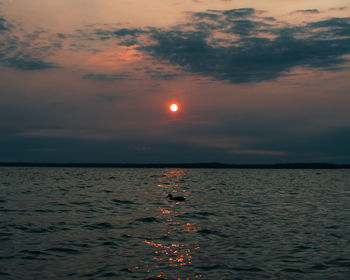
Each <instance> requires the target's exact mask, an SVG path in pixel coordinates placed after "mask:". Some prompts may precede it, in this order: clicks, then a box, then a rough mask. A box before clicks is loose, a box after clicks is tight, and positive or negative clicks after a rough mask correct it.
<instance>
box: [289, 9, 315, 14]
mask: <svg viewBox="0 0 350 280" xmlns="http://www.w3.org/2000/svg"><path fill="white" fill-rule="evenodd" d="M295 12H296V13H302V14H319V13H320V11H319V10H318V9H307V10H297V11H295Z"/></svg>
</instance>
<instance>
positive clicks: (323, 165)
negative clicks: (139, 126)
mask: <svg viewBox="0 0 350 280" xmlns="http://www.w3.org/2000/svg"><path fill="white" fill-rule="evenodd" d="M0 167H84V168H224V169H264V168H268V169H350V164H338V163H327V162H304V163H303V162H294V163H259V164H256V163H248V164H242V163H221V162H192V163H166V162H163V163H94V162H88V163H82V162H75V163H73V162H64V163H58V162H0Z"/></svg>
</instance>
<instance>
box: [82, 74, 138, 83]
mask: <svg viewBox="0 0 350 280" xmlns="http://www.w3.org/2000/svg"><path fill="white" fill-rule="evenodd" d="M83 79H91V80H100V81H121V80H133V79H134V78H133V77H132V76H131V75H130V74H129V73H119V74H98V73H97V74H96V73H89V74H86V75H84V76H83Z"/></svg>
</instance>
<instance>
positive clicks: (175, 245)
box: [142, 169, 202, 280]
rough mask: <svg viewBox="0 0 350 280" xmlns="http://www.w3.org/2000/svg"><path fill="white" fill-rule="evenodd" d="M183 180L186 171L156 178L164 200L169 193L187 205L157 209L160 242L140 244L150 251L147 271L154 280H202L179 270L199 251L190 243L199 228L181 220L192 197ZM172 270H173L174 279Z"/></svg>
mask: <svg viewBox="0 0 350 280" xmlns="http://www.w3.org/2000/svg"><path fill="white" fill-rule="evenodd" d="M185 176H186V170H185V169H166V170H163V172H162V173H161V175H160V176H158V177H157V182H158V184H157V188H159V189H160V193H161V194H162V195H163V197H164V198H165V197H166V195H167V194H168V193H172V194H174V195H176V194H178V195H181V196H184V197H186V201H185V202H174V201H166V200H164V204H163V205H162V206H158V207H157V209H158V211H159V212H158V214H156V217H157V219H159V220H161V221H163V226H164V227H163V230H162V231H163V232H162V236H163V238H157V239H152V238H150V239H148V240H147V239H145V240H143V241H142V242H143V244H145V245H147V246H149V247H151V248H152V250H153V252H152V265H149V266H148V269H147V271H148V272H149V273H150V274H151V275H150V276H151V277H153V278H161V279H179V280H181V279H199V278H202V275H200V274H196V273H194V272H193V271H192V270H191V269H190V268H189V269H187V270H186V271H185V272H184V273H182V269H184V268H185V267H190V266H191V264H192V260H193V255H194V253H195V252H197V251H198V250H200V245H199V244H196V243H193V240H194V239H193V236H192V234H193V233H195V232H197V231H199V230H200V229H201V226H200V225H199V224H197V223H194V222H193V221H189V220H188V219H184V218H183V217H184V215H187V214H188V211H190V210H189V209H191V208H189V207H186V206H187V204H186V202H187V201H188V200H189V199H190V198H191V194H190V189H189V187H188V186H187V185H186V182H185ZM164 198H163V199H164ZM162 239H164V240H162ZM172 269H176V273H175V275H176V276H175V275H174V271H173V270H172ZM191 272H192V273H191ZM189 273H190V274H192V276H191V277H188V274H189ZM193 274H194V275H193ZM169 275H170V276H169Z"/></svg>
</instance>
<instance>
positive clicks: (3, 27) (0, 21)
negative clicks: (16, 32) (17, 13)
mask: <svg viewBox="0 0 350 280" xmlns="http://www.w3.org/2000/svg"><path fill="white" fill-rule="evenodd" d="M9 29H10V25H9V24H8V23H7V21H6V20H5V19H4V18H3V17H1V16H0V34H1V33H2V32H4V31H8V30H9Z"/></svg>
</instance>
